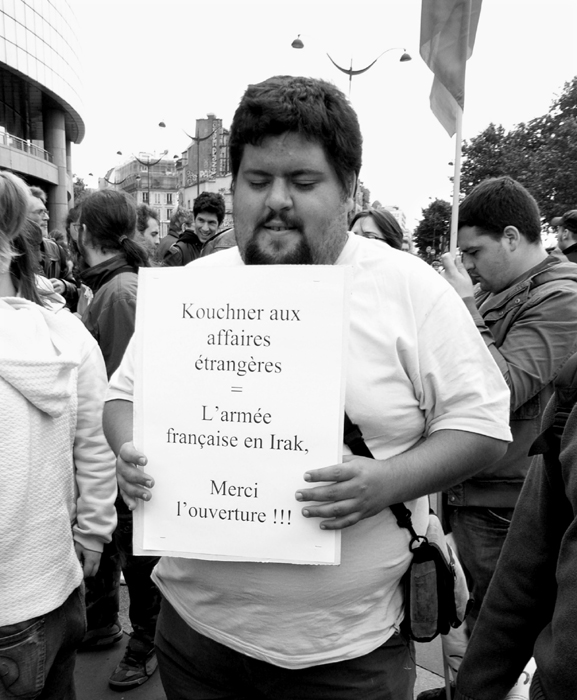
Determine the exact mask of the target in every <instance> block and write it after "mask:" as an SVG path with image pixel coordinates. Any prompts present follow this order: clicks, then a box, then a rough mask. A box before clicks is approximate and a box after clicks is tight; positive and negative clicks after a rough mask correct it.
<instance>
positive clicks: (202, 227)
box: [163, 192, 226, 267]
mask: <svg viewBox="0 0 577 700" xmlns="http://www.w3.org/2000/svg"><path fill="white" fill-rule="evenodd" d="M225 211H226V209H225V204H224V197H223V196H222V195H221V194H218V193H216V192H201V193H200V194H199V195H198V197H197V198H196V199H195V200H194V205H193V208H192V213H193V215H194V231H192V230H190V229H187V230H185V231H184V232H183V233H182V234H181V235H180V236H179V238H178V241H177V242H176V243H174V244H173V245H172V246H171V247H170V248H169V249H168V252H167V253H166V255H165V256H164V260H163V264H164V265H166V266H169V267H174V266H180V265H187V264H188V263H189V262H191V261H192V260H196V258H199V257H200V256H201V254H202V250H203V247H204V246H205V244H206V243H208V242H209V241H210V240H212V239H213V238H214V237H215V236H216V235H217V232H218V228H219V226H220V225H221V224H222V222H223V219H224V215H225Z"/></svg>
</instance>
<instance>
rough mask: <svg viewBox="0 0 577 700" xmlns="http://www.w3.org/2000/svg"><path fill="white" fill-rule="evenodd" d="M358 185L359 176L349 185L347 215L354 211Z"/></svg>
mask: <svg viewBox="0 0 577 700" xmlns="http://www.w3.org/2000/svg"><path fill="white" fill-rule="evenodd" d="M357 184H358V182H357V176H356V175H353V176H352V178H351V182H350V184H349V190H348V194H347V197H346V200H345V204H346V209H347V213H348V212H351V211H353V209H354V208H355V195H356V193H357Z"/></svg>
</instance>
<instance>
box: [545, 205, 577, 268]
mask: <svg viewBox="0 0 577 700" xmlns="http://www.w3.org/2000/svg"><path fill="white" fill-rule="evenodd" d="M551 226H556V227H557V247H558V248H559V250H560V251H561V252H562V253H563V255H564V256H565V257H566V258H567V260H569V261H570V262H574V263H577V209H570V210H569V211H566V212H565V213H564V214H563V216H557V217H555V218H554V219H552V221H551Z"/></svg>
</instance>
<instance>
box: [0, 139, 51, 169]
mask: <svg viewBox="0 0 577 700" xmlns="http://www.w3.org/2000/svg"><path fill="white" fill-rule="evenodd" d="M0 145H1V146H8V148H13V149H14V150H16V151H23V152H24V153H29V154H30V155H31V156H34V157H35V158H40V160H46V161H48V162H49V163H52V162H54V159H53V158H52V155H51V154H50V153H48V151H45V150H44V149H43V148H40V147H39V146H36V145H35V144H33V143H30V141H24V139H19V138H18V137H17V136H12V134H8V133H6V132H3V133H0Z"/></svg>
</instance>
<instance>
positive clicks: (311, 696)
mask: <svg viewBox="0 0 577 700" xmlns="http://www.w3.org/2000/svg"><path fill="white" fill-rule="evenodd" d="M311 624H314V611H311ZM156 654H157V657H158V664H159V668H160V675H161V679H162V685H163V687H164V691H165V693H166V697H167V698H168V700H361V698H362V700H412V698H413V689H414V685H415V678H416V667H415V650H414V645H413V643H412V642H409V641H408V640H406V639H405V638H404V637H403V636H402V635H401V634H395V635H393V637H392V638H391V639H389V640H388V641H387V642H385V644H383V645H382V646H381V647H379V648H378V649H375V651H373V652H371V653H370V654H366V655H365V656H361V657H359V658H357V659H351V660H348V661H340V662H337V663H332V664H325V665H321V666H313V667H310V668H303V669H296V670H295V669H286V668H281V667H279V666H274V665H273V664H269V663H266V662H264V661H259V660H257V659H254V658H251V657H249V656H245V655H244V654H240V653H239V652H237V651H234V650H232V649H230V648H229V647H227V646H224V645H222V644H219V643H218V642H215V641H213V640H211V639H209V638H208V637H205V636H203V635H201V634H199V633H198V632H196V631H195V630H193V629H192V628H191V627H189V626H188V625H187V624H186V622H184V620H183V619H182V618H181V617H180V616H179V615H178V613H177V612H176V611H175V610H174V608H173V607H172V606H171V605H170V603H169V602H168V601H167V600H166V599H163V600H162V605H161V610H160V616H159V618H158V624H157V627H156Z"/></svg>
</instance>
